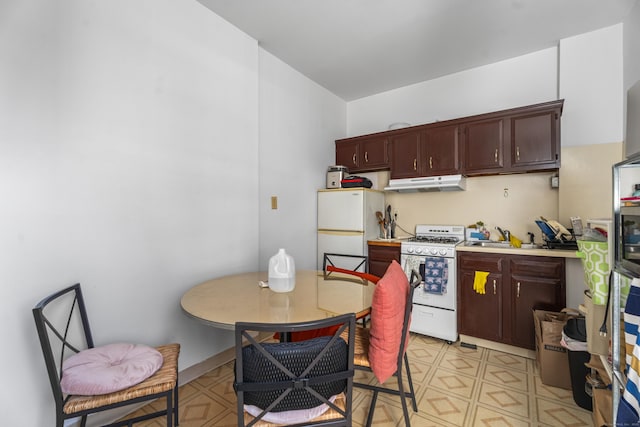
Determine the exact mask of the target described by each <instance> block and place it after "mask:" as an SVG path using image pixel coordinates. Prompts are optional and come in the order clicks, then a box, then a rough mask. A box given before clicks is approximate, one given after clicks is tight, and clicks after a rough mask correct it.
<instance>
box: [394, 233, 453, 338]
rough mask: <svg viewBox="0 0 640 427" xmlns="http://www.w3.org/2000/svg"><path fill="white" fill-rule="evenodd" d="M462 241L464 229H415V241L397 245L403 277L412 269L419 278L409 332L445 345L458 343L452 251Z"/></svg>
mask: <svg viewBox="0 0 640 427" xmlns="http://www.w3.org/2000/svg"><path fill="white" fill-rule="evenodd" d="M464 237H465V228H464V226H460V225H416V234H415V237H413V238H411V239H408V240H405V241H403V242H402V243H401V244H400V263H401V265H402V268H403V269H404V271H405V273H406V274H407V277H410V275H411V270H412V269H415V270H418V271H419V272H420V275H421V276H422V277H423V283H421V284H420V286H419V287H418V288H416V291H415V293H414V296H413V316H412V319H411V328H410V330H411V332H417V333H419V334H423V335H428V336H431V337H435V338H440V339H443V340H445V341H447V342H448V343H452V342H455V341H457V340H458V319H457V313H456V307H457V301H456V300H457V293H456V286H457V284H456V280H457V278H456V250H455V247H456V245H458V244H460V243H462V242H464Z"/></svg>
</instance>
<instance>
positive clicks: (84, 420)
mask: <svg viewBox="0 0 640 427" xmlns="http://www.w3.org/2000/svg"><path fill="white" fill-rule="evenodd" d="M86 425H87V415H83V416H82V417H81V418H80V427H86Z"/></svg>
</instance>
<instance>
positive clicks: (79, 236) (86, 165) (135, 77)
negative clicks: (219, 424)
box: [0, 0, 312, 426]
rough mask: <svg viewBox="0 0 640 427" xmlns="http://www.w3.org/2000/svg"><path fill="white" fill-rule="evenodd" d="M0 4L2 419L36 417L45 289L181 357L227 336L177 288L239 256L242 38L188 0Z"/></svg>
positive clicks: (247, 50)
mask: <svg viewBox="0 0 640 427" xmlns="http://www.w3.org/2000/svg"><path fill="white" fill-rule="evenodd" d="M1 9H2V13H0V63H2V66H1V67H0V200H1V201H2V202H1V206H2V207H1V208H0V259H1V260H2V263H1V265H2V267H1V268H0V283H2V286H1V287H0V301H2V303H1V304H2V309H1V310H0V313H1V314H0V316H1V320H0V324H1V325H2V326H0V335H1V336H2V338H3V342H4V351H3V352H2V355H1V356H0V361H1V362H2V366H3V367H4V374H3V384H4V385H5V387H2V388H1V391H0V400H2V401H3V402H4V403H3V415H2V417H3V422H2V424H3V425H7V426H9V425H12V426H45V425H51V424H52V423H53V421H52V420H53V417H54V412H53V405H52V399H51V392H50V388H49V384H48V380H47V377H46V372H45V369H44V364H43V362H42V357H41V353H40V348H39V344H38V340H37V337H36V331H35V328H34V324H33V318H32V315H31V308H32V307H33V306H34V305H35V303H36V302H37V301H38V300H39V299H40V298H41V297H43V296H45V295H46V294H48V293H50V292H52V291H54V290H57V289H59V288H61V287H63V286H66V285H71V284H73V283H75V282H81V283H82V284H83V287H84V290H85V294H86V295H85V296H86V298H87V300H88V301H87V302H88V305H89V309H90V312H91V320H92V326H93V332H94V335H95V338H96V341H97V344H102V343H106V342H110V341H112V340H125V341H141V342H145V343H148V344H152V345H153V344H158V343H162V342H166V341H179V342H180V343H181V344H182V354H181V358H180V367H181V368H184V367H187V366H190V365H192V364H194V363H196V362H199V361H201V360H203V359H205V358H207V357H209V356H211V355H212V354H213V353H215V352H217V351H219V350H220V349H223V348H226V347H228V346H230V345H231V343H232V341H231V338H232V334H231V333H229V332H220V331H217V330H215V329H214V328H210V327H206V326H203V325H200V324H198V323H197V322H195V321H194V320H192V319H190V318H187V317H186V316H185V315H184V314H183V313H182V312H181V310H180V306H179V300H180V296H181V295H182V293H183V292H184V291H185V290H187V289H188V288H189V287H190V286H192V285H194V284H197V283H199V282H201V281H203V280H205V279H207V278H210V277H212V276H219V275H222V274H226V273H233V272H238V271H246V270H248V269H253V268H254V267H255V265H256V263H257V259H258V248H257V246H256V245H255V236H256V235H257V234H258V216H257V214H256V212H257V211H258V190H259V188H258V173H257V170H258V148H259V147H258V46H257V43H256V41H255V40H253V39H250V38H249V37H248V36H246V35H245V34H243V33H240V32H239V31H238V30H237V29H235V28H234V27H232V26H230V25H228V24H227V23H226V22H225V21H223V20H221V19H220V18H218V17H217V16H216V15H214V14H212V13H211V12H210V11H208V10H207V9H205V8H204V7H203V6H202V5H201V4H199V3H197V2H195V1H186V2H184V1H183V2H175V1H170V0H138V1H136V2H130V1H126V0H113V1H108V2H104V1H98V0H58V1H56V2H50V1H44V0H39V1H38V0H36V1H30V2H23V1H21V0H8V1H5V2H3V5H2V7H1ZM309 191H310V190H309ZM311 222H312V221H310V223H311Z"/></svg>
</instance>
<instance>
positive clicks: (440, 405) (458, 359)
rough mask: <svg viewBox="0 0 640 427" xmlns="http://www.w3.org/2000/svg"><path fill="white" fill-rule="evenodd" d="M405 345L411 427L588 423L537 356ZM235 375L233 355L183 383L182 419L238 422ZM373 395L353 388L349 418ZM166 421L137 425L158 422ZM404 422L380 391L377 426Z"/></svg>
mask: <svg viewBox="0 0 640 427" xmlns="http://www.w3.org/2000/svg"><path fill="white" fill-rule="evenodd" d="M408 351H409V361H410V364H411V373H412V376H413V380H414V386H415V387H416V395H417V397H418V413H414V412H413V411H411V409H410V410H409V412H410V414H411V425H412V426H414V427H431V426H434V427H435V426H448V427H452V426H461V427H472V426H483V427H498V426H530V427H535V426H553V427H559V426H571V427H580V426H592V425H593V422H592V418H591V412H589V411H586V410H584V409H582V408H580V407H579V406H577V405H576V404H575V402H574V401H573V396H572V393H571V391H570V390H564V389H559V388H555V387H549V386H546V385H544V384H542V383H541V382H540V377H539V376H538V373H537V369H536V363H535V360H531V359H526V358H523V357H519V356H513V355H511V354H507V353H502V352H499V351H495V350H489V349H486V348H480V347H478V348H477V349H469V348H465V347H460V345H459V343H454V344H452V345H448V344H446V343H445V342H443V341H441V340H438V339H434V338H429V337H425V336H422V335H416V334H411V341H410V344H409V350H408ZM356 375H357V380H358V381H361V382H366V381H369V382H372V383H373V382H375V379H374V378H373V377H372V376H368V375H366V374H364V373H362V372H357V373H356ZM232 382H233V362H230V363H227V364H225V365H223V366H221V367H219V368H217V369H214V370H213V371H210V372H208V373H207V374H205V375H203V376H202V377H200V378H198V379H196V380H194V381H192V382H190V383H189V384H186V385H184V386H182V387H181V388H180V426H181V427H210V426H220V427H227V426H228V427H232V426H235V425H236V411H235V403H236V399H235V394H234V392H233V388H232ZM370 399H371V393H370V392H369V391H366V390H362V389H358V388H355V389H354V413H353V420H354V426H362V425H363V423H364V421H365V419H366V416H367V410H368V407H369V402H370ZM152 405H153V404H152ZM149 406H151V405H149ZM149 410H150V408H149V407H144V408H142V409H140V411H142V412H148V411H149ZM163 421H164V420H163V419H156V420H151V421H148V422H146V423H141V424H137V425H139V426H145V427H161V426H163V425H164V424H163ZM403 425H404V423H403V420H402V410H401V407H400V404H399V401H398V400H397V398H396V397H394V396H385V395H380V398H379V399H378V404H377V407H376V412H375V417H374V426H375V427H398V426H403Z"/></svg>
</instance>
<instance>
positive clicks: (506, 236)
mask: <svg viewBox="0 0 640 427" xmlns="http://www.w3.org/2000/svg"><path fill="white" fill-rule="evenodd" d="M496 230H498V233H500V236H502V238H503V239H504V240H506V241H507V242H508V241H510V240H511V232H510V231H509V230H503V229H502V228H500V227H498V226H496Z"/></svg>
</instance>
